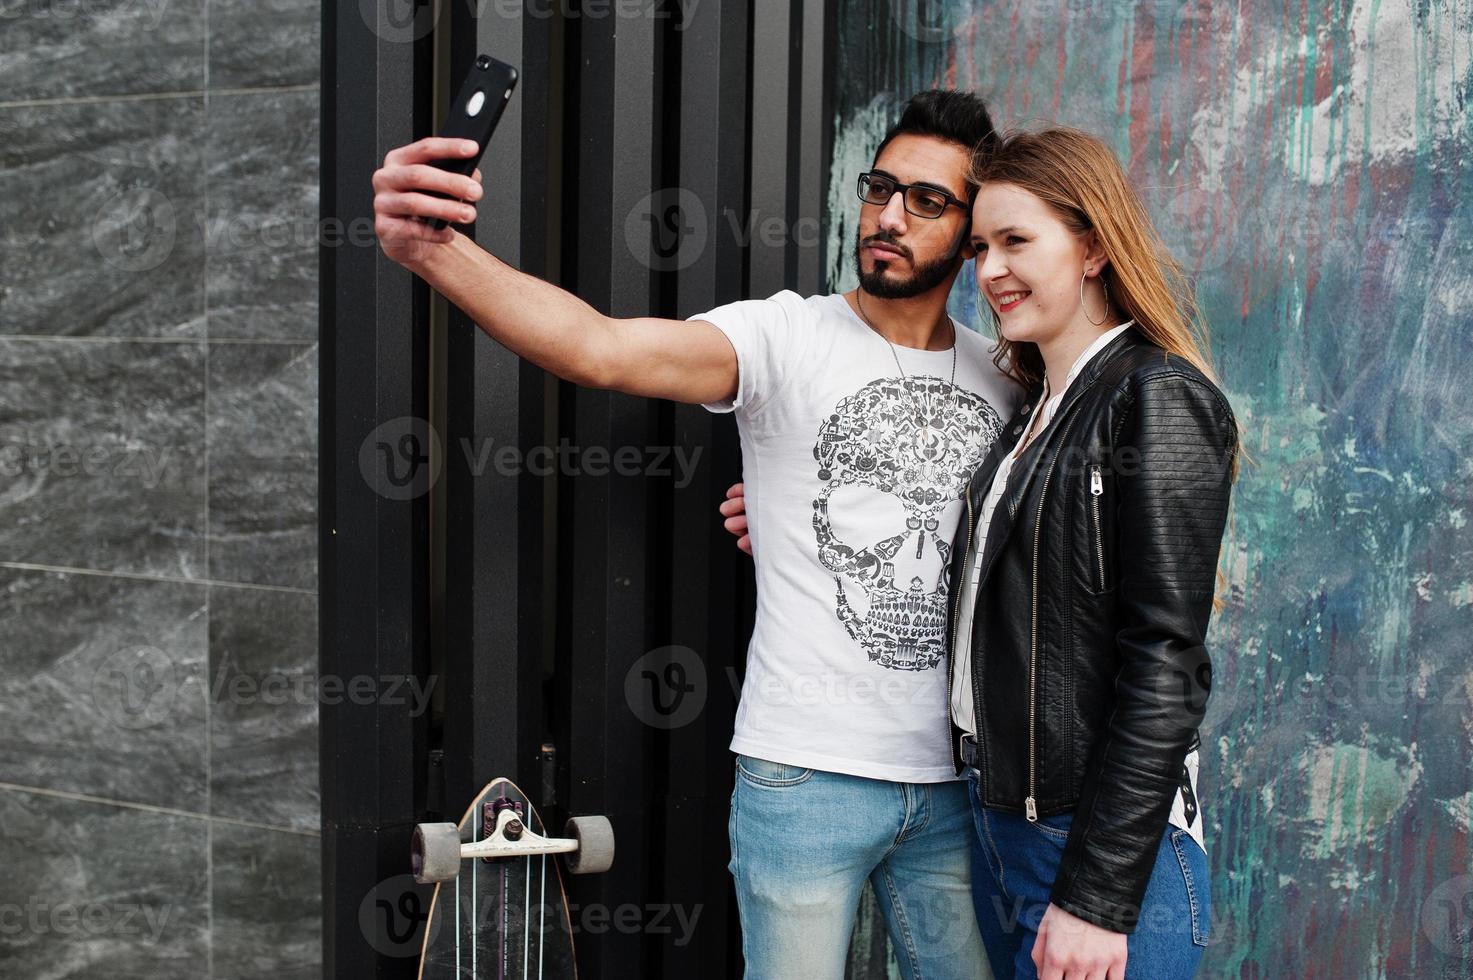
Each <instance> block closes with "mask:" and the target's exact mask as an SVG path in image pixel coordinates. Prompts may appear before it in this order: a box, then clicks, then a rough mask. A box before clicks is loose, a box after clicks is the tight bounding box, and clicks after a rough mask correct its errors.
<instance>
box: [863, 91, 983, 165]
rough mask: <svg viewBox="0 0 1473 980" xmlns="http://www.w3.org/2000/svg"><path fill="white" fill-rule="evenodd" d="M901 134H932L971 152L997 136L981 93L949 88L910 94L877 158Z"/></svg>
mask: <svg viewBox="0 0 1473 980" xmlns="http://www.w3.org/2000/svg"><path fill="white" fill-rule="evenodd" d="M902 133H908V134H910V135H912V136H933V137H935V138H937V139H942V140H945V141H947V142H948V143H955V144H957V145H958V146H960V147H962V148H963V149H965V150H966V151H967V152H968V153H970V152H971V151H973V150H975V149H976V148H977V147H978V146H980V145H982V144H983V143H984V142H986V143H992V142H995V141H996V139H997V130H996V129H994V128H993V126H992V116H991V115H990V114H989V113H988V112H987V103H986V102H983V101H982V98H981V96H978V95H974V94H972V93H971V92H959V91H957V90H956V89H947V88H933V89H927V90H926V91H924V92H917V93H916V94H915V95H913V96H911V98H910V101H909V102H907V103H906V104H905V111H904V112H902V113H901V114H900V119H899V120H898V121H897V122H896V123H895V124H894V125H893V126H891V127H890V129H889V131H888V132H887V133H885V138H884V139H883V140H882V141H881V142H880V147H879V149H877V150H875V157H874V158H875V159H876V160H878V159H879V158H880V154H881V153H883V152H885V147H886V146H888V145H889V143H890V141H891V140H893V139H894V138H895V137H897V136H899V135H901V134H902ZM968 190H970V188H968Z"/></svg>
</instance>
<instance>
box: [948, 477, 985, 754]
mask: <svg viewBox="0 0 1473 980" xmlns="http://www.w3.org/2000/svg"><path fill="white" fill-rule="evenodd" d="M962 495H963V496H964V497H966V498H967V541H966V544H964V545H963V546H962V554H961V559H962V564H961V575H959V576H958V577H957V586H956V595H954V596H952V597H951V645H950V646H948V647H947V650H946V703H947V705H948V706H949V705H950V704H951V686H952V684H953V683H954V678H955V676H956V617H957V611H958V610H960V609H961V605H962V593H963V592H965V591H967V554H968V552H970V551H971V550H972V522H973V520H974V518H973V515H972V488H971V486H970V485H968V486H967V489H966V490H965V491H964V493H963V494H962ZM976 628H977V625H976V624H975V623H973V624H972V629H973V630H974V631H975V630H976ZM974 669H975V668H974ZM972 687H973V688H974V689H975V687H976V685H975V684H974V685H972ZM975 700H976V698H975V695H974V697H973V701H974V702H975ZM947 710H948V717H949V712H950V708H949V707H948V709H947ZM977 714H978V712H977V707H976V704H975V703H974V704H973V706H972V724H973V725H975V724H977ZM947 734H948V736H949V735H950V728H949V727H948V730H947Z"/></svg>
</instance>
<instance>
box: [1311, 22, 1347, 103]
mask: <svg viewBox="0 0 1473 980" xmlns="http://www.w3.org/2000/svg"><path fill="white" fill-rule="evenodd" d="M1334 7H1335V4H1334V2H1333V0H1326V2H1325V4H1324V6H1323V7H1322V8H1321V9H1320V22H1321V23H1326V24H1333V23H1335V22H1336V17H1337V16H1342V15H1339V14H1337V13H1336V11H1335V10H1334ZM1326 33H1328V32H1326ZM1324 41H1325V43H1324V44H1322V45H1321V46H1320V63H1319V64H1318V65H1316V66H1315V72H1314V100H1315V102H1323V101H1325V100H1326V99H1328V98H1329V97H1330V91H1331V88H1332V83H1333V82H1334V80H1335V46H1334V45H1333V44H1330V43H1329V38H1328V37H1325V38H1324Z"/></svg>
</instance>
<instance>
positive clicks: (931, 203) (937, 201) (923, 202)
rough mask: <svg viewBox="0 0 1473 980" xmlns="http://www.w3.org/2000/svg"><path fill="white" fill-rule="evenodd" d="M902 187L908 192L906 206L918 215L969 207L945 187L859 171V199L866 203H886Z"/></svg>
mask: <svg viewBox="0 0 1473 980" xmlns="http://www.w3.org/2000/svg"><path fill="white" fill-rule="evenodd" d="M896 191H899V192H901V193H902V194H904V195H905V197H904V198H903V200H904V202H905V210H906V211H908V212H910V213H911V214H913V215H915V216H916V217H917V218H939V217H941V215H943V214H944V213H946V209H947V208H948V207H951V206H956V207H959V208H961V209H962V210H963V211H966V210H968V205H967V203H966V202H965V201H958V200H957V199H956V198H954V197H952V196H951V195H950V194H948V193H946V192H945V191H938V190H937V189H936V188H934V187H925V186H922V185H920V184H902V183H901V182H900V181H898V180H896V179H895V178H894V177H886V176H885V175H884V174H877V173H862V174H860V175H859V199H860V200H861V201H863V202H864V203H865V204H879V205H885V204H889V203H890V198H891V197H893V196H894V195H895V192H896Z"/></svg>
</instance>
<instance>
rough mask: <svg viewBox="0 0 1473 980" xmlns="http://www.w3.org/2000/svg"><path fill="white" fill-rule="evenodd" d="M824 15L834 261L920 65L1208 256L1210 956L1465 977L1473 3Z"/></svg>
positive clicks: (1239, 966) (972, 318)
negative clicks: (1223, 476)
mask: <svg viewBox="0 0 1473 980" xmlns="http://www.w3.org/2000/svg"><path fill="white" fill-rule="evenodd" d="M838 31H839V37H838V47H837V57H838V66H837V72H836V78H837V79H838V82H837V89H838V91H837V99H836V108H835V112H836V117H835V150H834V163H833V172H832V179H831V187H830V193H829V205H828V215H827V219H828V227H829V231H830V239H829V253H828V254H829V256H830V280H831V285H832V286H833V287H834V288H843V289H847V288H849V287H850V286H852V285H853V283H854V273H853V270H852V267H851V258H850V256H851V252H852V242H853V234H854V229H853V219H854V214H855V207H854V203H855V202H854V201H853V200H852V194H853V192H852V185H853V178H854V174H855V173H857V172H858V171H859V170H861V169H864V167H865V165H866V164H868V163H869V161H870V158H871V157H870V155H871V153H872V152H873V148H874V146H875V145H876V144H877V143H878V141H879V138H880V136H881V135H882V134H883V132H884V129H885V127H886V125H887V124H888V123H889V122H890V121H891V120H892V119H893V118H894V117H895V115H896V106H897V105H898V103H899V102H901V101H903V100H904V98H905V97H907V96H908V95H910V94H911V93H912V92H914V91H917V90H920V89H924V88H930V87H935V86H955V87H961V88H970V89H975V90H977V91H979V92H980V93H982V94H983V95H985V96H986V97H987V98H988V99H989V101H990V103H991V105H992V106H993V108H994V115H995V117H996V118H997V120H998V122H999V124H1000V125H1003V126H1018V125H1028V126H1036V125H1040V124H1043V123H1046V122H1050V121H1057V122H1061V123H1065V124H1069V125H1074V126H1079V127H1082V128H1085V129H1088V130H1090V131H1091V132H1094V133H1096V134H1097V135H1100V136H1102V137H1103V138H1105V139H1106V140H1107V141H1108V142H1109V143H1110V144H1111V145H1112V146H1113V147H1114V148H1115V149H1116V151H1117V152H1118V153H1119V155H1120V157H1121V159H1122V161H1124V162H1125V164H1126V167H1127V170H1128V172H1129V173H1130V175H1131V177H1132V179H1133V181H1134V183H1135V186H1136V188H1137V189H1138V190H1139V192H1140V193H1141V195H1142V196H1143V198H1144V199H1145V201H1146V202H1147V204H1148V205H1149V207H1150V209H1151V212H1152V214H1153V215H1154V216H1155V218H1156V221H1157V223H1158V226H1159V228H1160V230H1161V232H1162V235H1163V237H1164V239H1165V240H1166V241H1167V243H1168V244H1169V245H1170V246H1171V247H1172V248H1173V250H1174V252H1175V254H1176V255H1177V256H1178V257H1179V258H1180V259H1181V260H1182V261H1183V263H1184V264H1185V265H1186V266H1187V267H1188V269H1189V271H1190V272H1191V273H1192V274H1193V275H1194V276H1195V277H1196V280H1197V286H1198V293H1199V298H1200V300H1201V301H1202V303H1203V306H1204V309H1205V311H1206V314H1207V318H1208V321H1209V323H1210V325H1211V329H1212V338H1213V354H1214V357H1215V360H1216V363H1217V366H1218V369H1219V373H1220V374H1221V376H1222V378H1223V380H1224V388H1225V390H1226V392H1227V393H1228V395H1229V397H1230V398H1231V400H1232V402H1233V405H1234V407H1235V409H1236V410H1237V412H1238V414H1239V417H1240V418H1241V420H1242V421H1243V422H1244V425H1245V428H1246V431H1247V433H1248V434H1249V438H1248V445H1249V448H1250V450H1251V452H1252V453H1253V454H1254V455H1255V457H1256V459H1257V463H1258V465H1257V466H1256V467H1249V468H1245V469H1244V471H1243V474H1242V476H1241V478H1240V480H1239V482H1238V485H1237V487H1236V489H1235V492H1234V509H1235V518H1234V524H1233V526H1232V528H1231V530H1230V532H1229V536H1228V538H1227V540H1226V542H1225V545H1224V550H1223V567H1224V570H1225V571H1226V572H1227V574H1228V576H1229V578H1230V580H1231V583H1232V595H1231V599H1230V603H1229V605H1228V607H1227V609H1226V610H1225V612H1224V613H1223V614H1222V615H1220V616H1219V617H1218V618H1217V619H1216V620H1215V621H1214V623H1213V626H1212V630H1211V633H1210V636H1209V646H1210V649H1211V650H1212V651H1213V655H1214V663H1215V667H1216V671H1217V680H1216V684H1215V688H1214V691H1213V693H1212V698H1211V702H1210V707H1209V712H1208V718H1207V724H1206V726H1205V728H1204V732H1203V735H1204V741H1205V743H1206V746H1207V747H1208V748H1209V750H1210V754H1208V755H1207V757H1206V758H1205V759H1204V766H1205V767H1206V768H1205V770H1204V776H1203V785H1204V789H1203V792H1204V798H1205V802H1204V806H1205V813H1206V816H1207V820H1208V851H1209V853H1210V856H1211V859H1212V868H1213V879H1212V888H1213V897H1214V901H1215V906H1216V907H1215V909H1214V912H1213V928H1212V937H1211V938H1212V945H1211V946H1210V947H1209V949H1208V951H1207V956H1206V959H1205V961H1204V967H1203V970H1202V974H1201V975H1202V976H1204V977H1240V978H1248V977H1266V978H1286V977H1325V978H1335V980H1342V978H1352V977H1438V978H1446V977H1469V976H1473V853H1470V848H1469V843H1470V841H1469V835H1470V818H1473V792H1470V786H1473V530H1470V528H1469V521H1470V519H1473V500H1470V497H1473V495H1470V492H1469V485H1470V481H1473V398H1470V393H1473V121H1470V120H1473V114H1470V113H1473V2H1470V0H1459V2H1434V0H1357V2H1344V3H1337V2H1329V3H1326V2H1320V0H1316V2H1309V0H1293V2H1288V0H1239V2H1231V3H1223V2H1215V3H1214V2H1203V0H1194V2H1189V3H1179V2H1158V3H1151V2H1136V3H1133V2H1129V0H1067V2H1061V3H1045V2H1023V0H1010V2H995V3H980V2H979V3H971V4H969V3H951V4H940V3H917V2H912V0H895V2H893V3H890V4H884V3H876V2H875V0H843V2H842V3H841V4H840V15H839V20H838ZM973 286H974V280H973V278H972V270H971V268H970V266H969V267H968V268H967V270H966V271H965V272H964V274H963V277H962V278H961V279H959V280H958V289H957V292H956V294H955V295H954V297H953V307H954V308H953V313H954V314H956V315H958V316H962V317H966V318H967V321H968V322H970V323H972V324H974V325H979V324H980V323H981V321H980V320H978V319H977V317H976V315H975V312H976V311H975V309H974V308H973V307H972V298H971V295H972V294H971V289H972V288H973ZM873 938H874V937H873V935H872V934H871V933H868V932H862V933H861V936H860V937H857V939H859V940H862V943H861V942H857V944H856V945H857V946H859V945H867V944H870V943H872V941H873Z"/></svg>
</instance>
